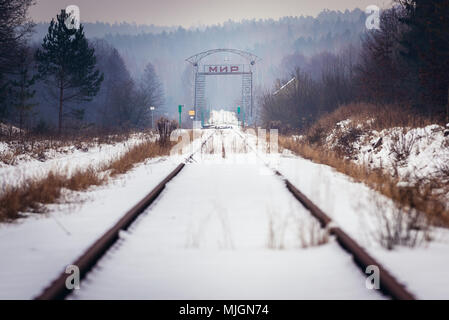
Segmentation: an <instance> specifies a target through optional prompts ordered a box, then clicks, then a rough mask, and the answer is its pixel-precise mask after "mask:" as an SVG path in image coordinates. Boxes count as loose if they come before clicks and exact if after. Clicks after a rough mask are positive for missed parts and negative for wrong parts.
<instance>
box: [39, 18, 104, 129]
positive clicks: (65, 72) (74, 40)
mask: <svg viewBox="0 0 449 320" xmlns="http://www.w3.org/2000/svg"><path fill="white" fill-rule="evenodd" d="M68 17H69V15H68V14H67V13H66V12H65V10H61V14H59V15H57V19H56V21H55V20H54V19H53V20H52V21H51V23H50V26H49V28H48V34H47V35H46V36H45V38H44V41H43V43H42V50H38V51H37V52H36V61H37V64H38V70H39V76H40V77H42V78H43V79H45V81H46V83H47V84H48V85H49V86H51V87H54V88H56V89H57V90H58V92H57V93H56V94H57V96H58V97H59V121H58V131H59V133H61V131H62V122H63V115H64V113H63V112H64V107H63V106H64V103H65V102H69V101H90V100H92V98H93V97H95V96H96V94H97V93H98V91H99V90H100V86H101V83H102V81H103V74H100V71H98V70H95V66H96V57H95V50H94V49H93V48H90V47H89V44H88V42H87V39H86V38H85V36H84V29H83V26H82V25H80V28H79V29H69V28H67V27H66V24H65V21H66V20H67V18H68Z"/></svg>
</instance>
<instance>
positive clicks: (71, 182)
mask: <svg viewBox="0 0 449 320" xmlns="http://www.w3.org/2000/svg"><path fill="white" fill-rule="evenodd" d="M105 181H106V179H105V178H104V177H101V176H100V175H99V174H98V172H97V171H96V170H94V169H92V168H88V169H86V170H79V171H77V172H75V174H73V175H72V176H71V177H66V176H63V175H61V174H56V173H54V172H50V173H49V175H48V176H47V177H46V178H44V179H40V180H34V181H28V182H26V183H25V184H23V185H22V186H20V187H16V188H11V189H9V190H7V191H6V192H5V193H3V194H2V196H1V197H0V221H12V220H14V219H17V218H19V217H20V212H24V211H27V210H30V211H32V212H45V204H49V203H55V202H57V200H58V199H59V198H60V196H61V191H62V189H64V188H65V189H68V190H73V191H82V190H86V189H87V188H89V187H90V186H98V185H101V184H102V183H104V182H105Z"/></svg>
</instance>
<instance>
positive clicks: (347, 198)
mask: <svg viewBox="0 0 449 320" xmlns="http://www.w3.org/2000/svg"><path fill="white" fill-rule="evenodd" d="M279 171H280V172H281V173H282V174H283V175H284V176H286V177H287V178H288V179H289V180H290V181H291V182H292V183H293V184H294V185H295V186H296V187H297V188H299V190H301V192H303V193H304V194H305V195H306V196H307V197H309V198H310V199H311V200H312V201H314V202H315V203H316V204H318V206H319V207H320V208H321V209H322V210H323V211H324V212H326V213H327V214H328V215H329V216H330V217H331V218H332V219H333V220H334V221H335V222H336V223H337V224H338V225H340V226H341V227H342V228H343V230H345V231H346V232H348V233H349V234H350V235H351V236H352V237H354V238H355V239H356V240H357V241H358V242H359V243H360V244H361V245H362V246H364V247H365V248H366V249H367V250H368V252H369V253H371V254H372V255H373V256H374V257H376V258H377V259H378V260H379V262H380V263H382V264H383V265H384V266H385V267H386V268H387V269H388V270H390V271H391V272H392V273H393V274H394V275H395V276H396V277H397V278H398V279H399V280H401V281H403V282H404V283H405V284H406V285H407V287H408V288H409V289H410V290H411V291H412V292H413V293H414V294H415V295H416V296H417V297H418V298H422V299H449V269H448V268H447V266H448V265H449V231H448V230H447V229H444V230H443V229H436V230H434V232H433V236H434V238H435V240H434V241H433V242H431V243H429V244H428V245H425V246H420V247H417V248H407V247H398V248H395V249H394V250H392V251H388V250H386V249H384V248H382V247H380V245H378V244H377V241H375V238H374V237H376V236H377V235H378V233H377V230H378V223H377V220H376V219H377V217H378V216H377V215H378V214H379V212H382V211H384V212H385V211H388V210H392V208H393V203H392V201H391V200H389V199H387V198H385V197H383V196H382V195H379V194H378V193H376V192H375V191H373V190H371V189H369V188H368V187H367V186H365V185H364V184H362V183H356V182H354V181H352V179H351V178H350V177H348V176H345V175H343V174H341V173H338V172H336V171H335V170H334V169H333V168H331V167H329V166H326V165H321V164H316V163H313V162H311V161H309V160H306V159H302V158H300V157H294V156H283V157H281V159H280V164H279Z"/></svg>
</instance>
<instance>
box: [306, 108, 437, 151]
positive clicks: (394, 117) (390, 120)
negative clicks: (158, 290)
mask: <svg viewBox="0 0 449 320" xmlns="http://www.w3.org/2000/svg"><path fill="white" fill-rule="evenodd" d="M348 119H349V120H351V122H352V127H353V128H357V126H358V125H360V126H361V127H362V128H364V129H367V130H377V131H381V130H383V129H390V128H394V127H410V128H422V127H425V126H427V125H430V124H434V123H436V120H435V119H432V118H429V117H424V116H422V115H419V114H416V113H415V112H412V111H411V110H410V109H409V108H407V107H404V106H399V105H383V106H376V105H372V104H367V103H352V104H348V105H345V106H341V107H339V108H338V109H337V110H335V111H334V112H332V113H330V114H326V115H324V116H322V117H321V118H320V119H318V120H317V121H316V122H315V123H314V124H313V125H312V126H311V127H310V128H309V129H308V130H307V131H306V132H305V138H306V140H307V142H308V143H309V144H312V145H323V144H324V141H325V138H326V137H327V136H328V135H329V134H330V133H331V131H332V129H334V128H335V126H336V124H337V123H338V122H340V121H343V120H348Z"/></svg>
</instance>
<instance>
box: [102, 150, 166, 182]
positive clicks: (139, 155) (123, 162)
mask: <svg viewBox="0 0 449 320" xmlns="http://www.w3.org/2000/svg"><path fill="white" fill-rule="evenodd" d="M173 145H174V144H173V143H171V142H167V143H164V144H160V143H158V142H153V141H146V142H143V143H141V144H139V145H136V146H134V147H132V148H131V149H130V150H129V151H128V152H126V153H125V154H124V155H123V156H121V157H119V158H118V159H116V160H113V161H112V162H111V163H109V165H108V166H107V167H106V168H105V170H111V176H114V175H117V174H123V173H126V172H128V171H129V170H130V169H132V168H133V166H134V165H135V164H136V163H141V162H143V161H145V160H146V159H148V158H154V157H157V156H166V155H169V153H170V149H171V148H172V147H173Z"/></svg>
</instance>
